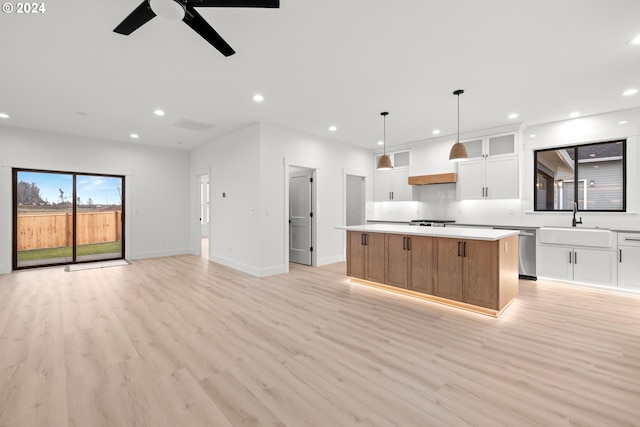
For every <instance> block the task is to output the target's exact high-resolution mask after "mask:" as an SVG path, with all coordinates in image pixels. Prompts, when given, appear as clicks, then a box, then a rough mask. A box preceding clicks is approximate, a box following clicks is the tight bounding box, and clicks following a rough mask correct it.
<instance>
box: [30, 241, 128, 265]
mask: <svg viewBox="0 0 640 427" xmlns="http://www.w3.org/2000/svg"><path fill="white" fill-rule="evenodd" d="M120 253H122V242H107V243H93V244H90V245H78V247H77V248H76V256H78V257H81V256H86V255H99V254H120ZM67 257H69V258H70V257H71V247H63V248H50V249H35V250H31V251H20V252H18V262H20V261H37V260H41V259H42V260H45V259H52V258H67Z"/></svg>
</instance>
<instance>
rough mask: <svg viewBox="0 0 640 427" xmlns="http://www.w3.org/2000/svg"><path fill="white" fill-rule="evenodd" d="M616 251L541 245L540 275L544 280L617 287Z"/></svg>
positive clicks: (538, 256)
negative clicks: (551, 279) (546, 278)
mask: <svg viewBox="0 0 640 427" xmlns="http://www.w3.org/2000/svg"><path fill="white" fill-rule="evenodd" d="M617 258H618V257H617V253H616V252H615V250H602V249H587V248H578V247H569V246H561V245H538V246H537V248H536V264H537V265H536V267H537V274H538V275H539V276H541V277H550V278H554V279H562V280H571V281H576V282H582V283H592V284H597V285H606V286H616V284H617V273H618V267H617V265H616V264H617V261H618V260H617Z"/></svg>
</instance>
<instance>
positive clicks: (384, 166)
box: [377, 111, 393, 171]
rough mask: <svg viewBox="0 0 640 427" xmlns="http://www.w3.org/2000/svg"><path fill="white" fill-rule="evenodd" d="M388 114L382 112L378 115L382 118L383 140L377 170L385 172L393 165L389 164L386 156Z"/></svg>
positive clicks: (389, 159)
mask: <svg viewBox="0 0 640 427" xmlns="http://www.w3.org/2000/svg"><path fill="white" fill-rule="evenodd" d="M388 114H389V113H388V112H386V111H384V112H382V113H380V115H381V116H382V123H383V125H382V126H383V138H382V156H380V158H379V159H378V168H377V169H378V170H379V171H385V170H389V169H393V164H391V157H389V155H388V154H387V115H388Z"/></svg>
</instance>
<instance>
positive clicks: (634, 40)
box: [629, 35, 640, 45]
mask: <svg viewBox="0 0 640 427" xmlns="http://www.w3.org/2000/svg"><path fill="white" fill-rule="evenodd" d="M629 44H635V45H640V35H637V36H635V37H634V38H632V39H631V40H629Z"/></svg>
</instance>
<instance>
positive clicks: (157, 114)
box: [153, 110, 164, 116]
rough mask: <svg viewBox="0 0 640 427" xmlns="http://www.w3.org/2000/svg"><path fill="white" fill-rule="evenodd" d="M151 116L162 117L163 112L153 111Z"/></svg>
mask: <svg viewBox="0 0 640 427" xmlns="http://www.w3.org/2000/svg"><path fill="white" fill-rule="evenodd" d="M153 114H155V115H156V116H164V111H162V110H155V111H154V112H153Z"/></svg>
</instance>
